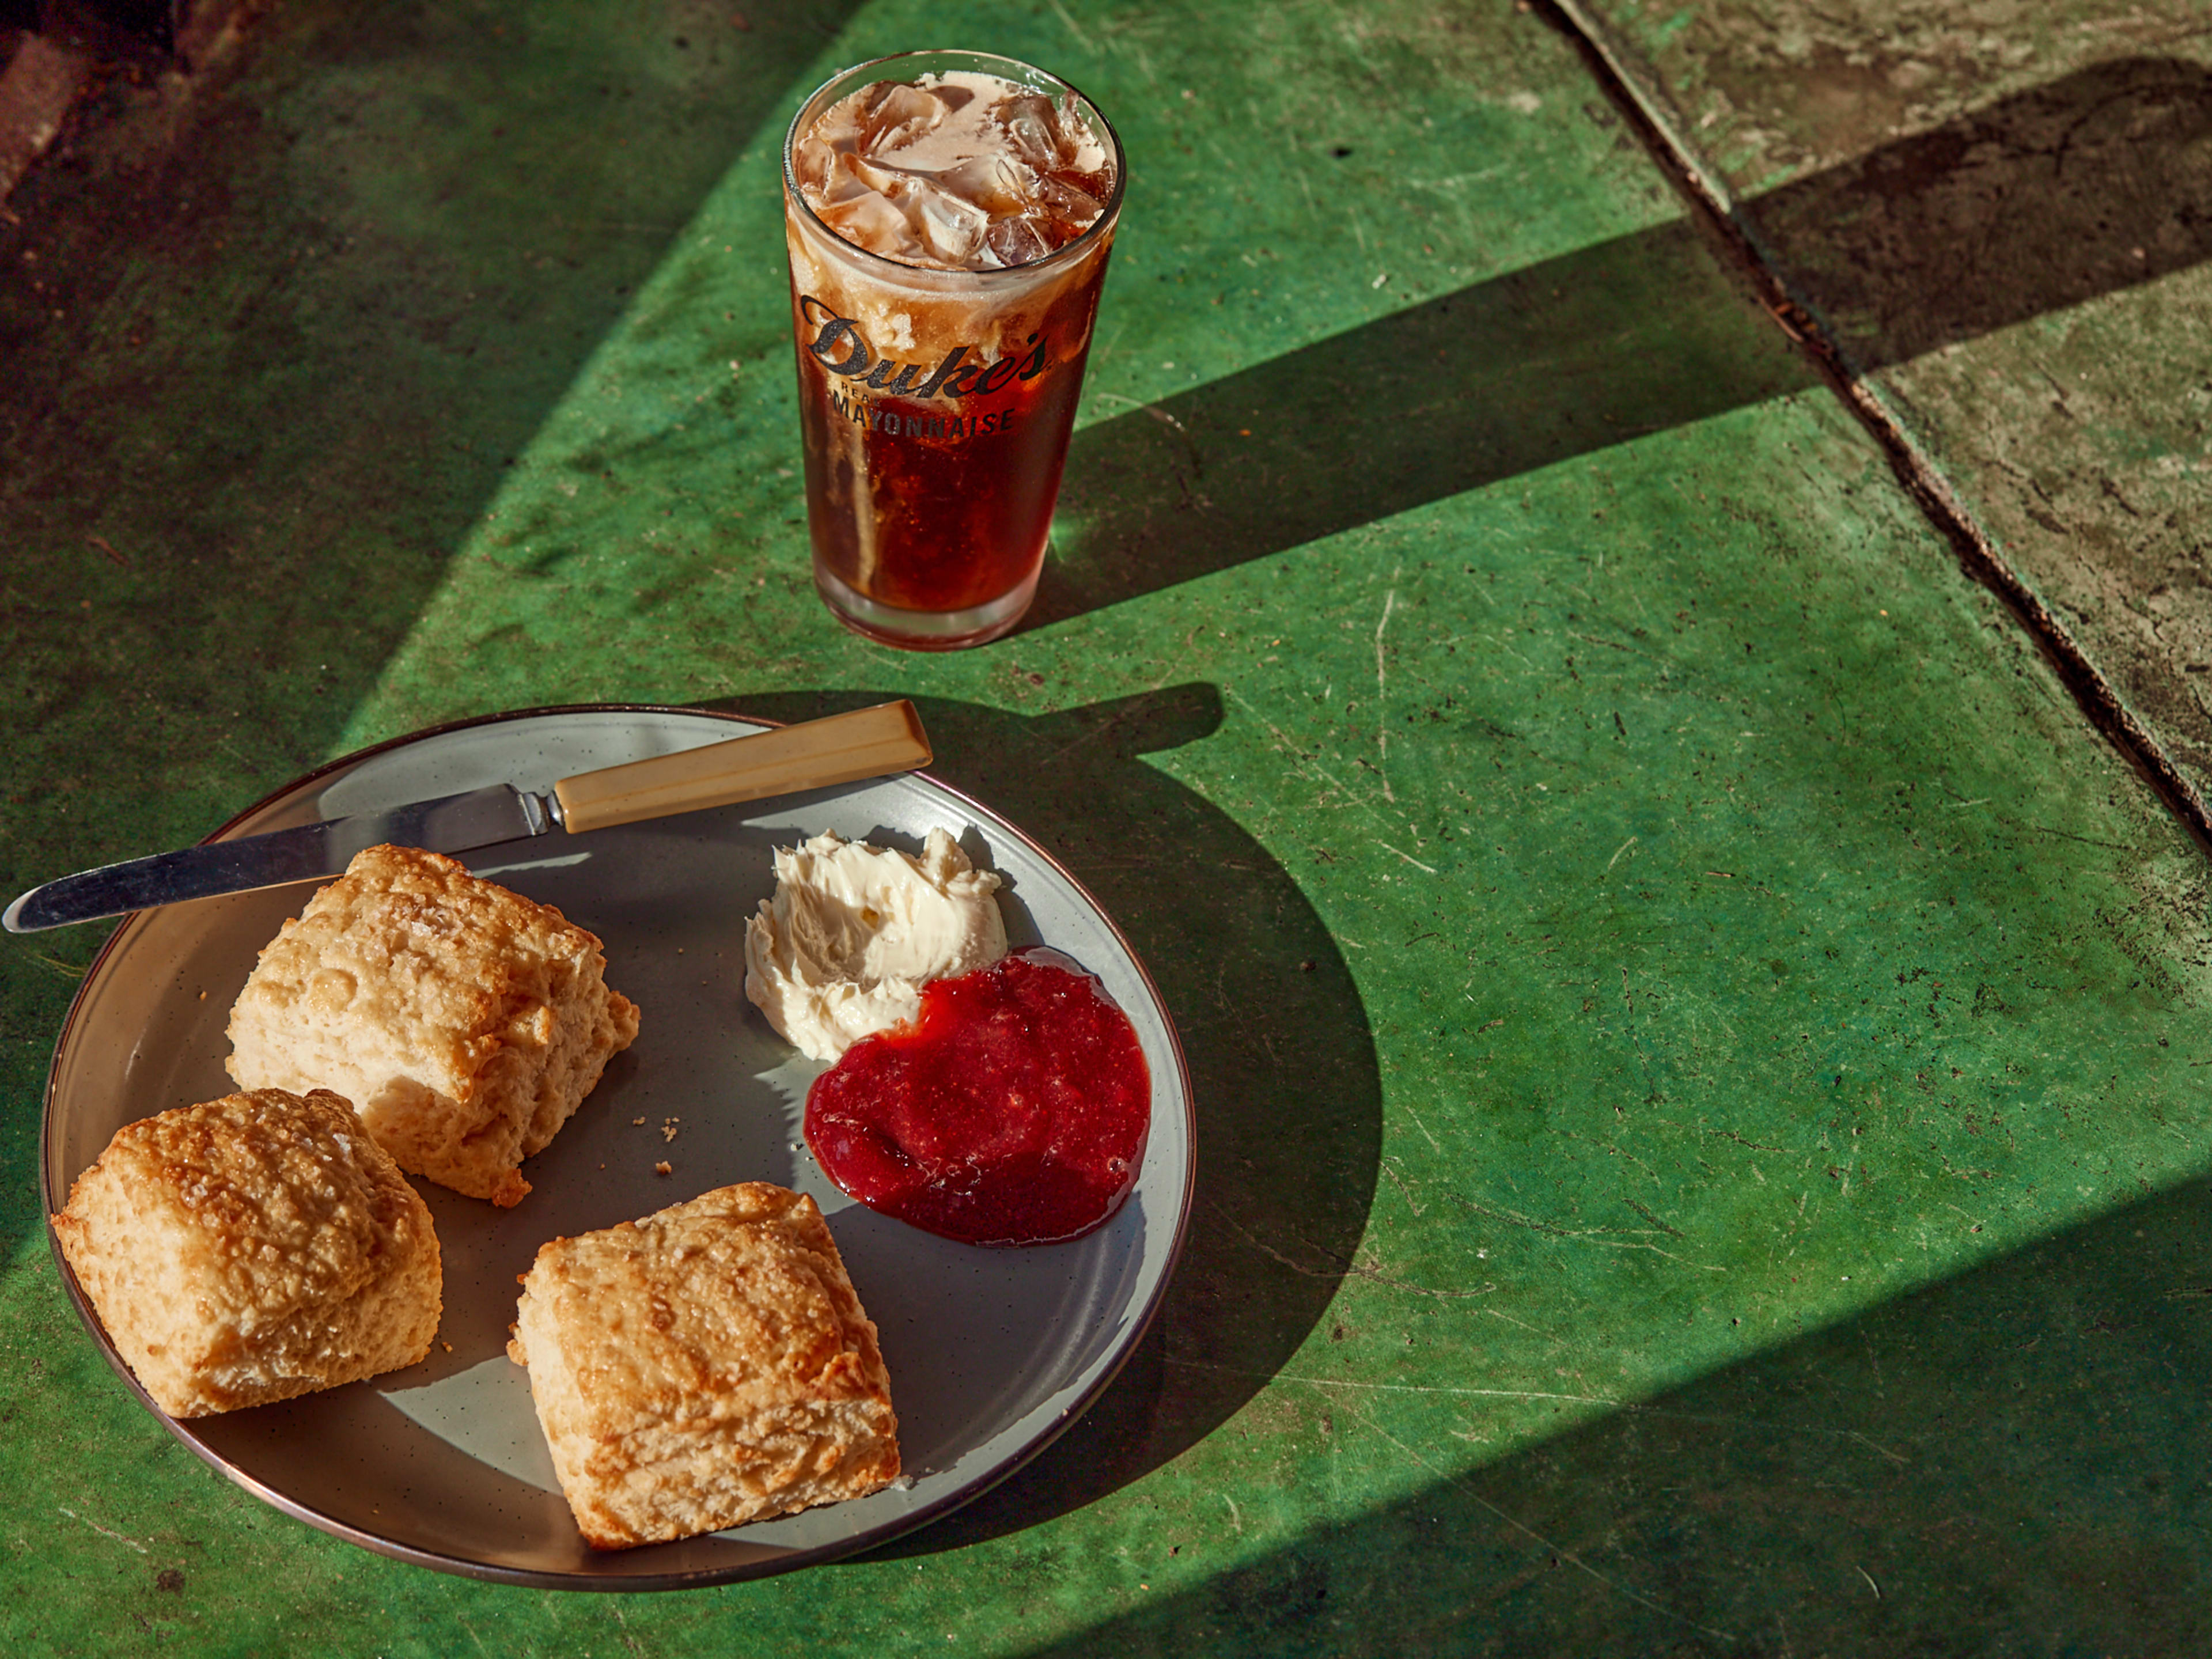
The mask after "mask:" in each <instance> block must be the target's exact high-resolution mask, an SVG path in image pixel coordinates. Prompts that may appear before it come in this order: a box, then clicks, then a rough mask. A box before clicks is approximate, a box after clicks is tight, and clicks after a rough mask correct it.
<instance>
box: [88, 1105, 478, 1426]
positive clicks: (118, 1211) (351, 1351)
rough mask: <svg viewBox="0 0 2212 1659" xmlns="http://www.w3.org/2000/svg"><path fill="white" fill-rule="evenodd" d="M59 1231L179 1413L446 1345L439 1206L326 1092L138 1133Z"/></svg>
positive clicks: (134, 1360) (344, 1375)
mask: <svg viewBox="0 0 2212 1659" xmlns="http://www.w3.org/2000/svg"><path fill="white" fill-rule="evenodd" d="M53 1226H54V1233H55V1236H56V1237H58V1239H59V1240H60V1241H61V1247H62V1255H63V1256H64V1258H65V1259H66V1260H67V1261H68V1262H69V1265H70V1272H71V1273H75V1274H76V1281H77V1283H78V1284H79V1285H81V1286H82V1287H83V1290H84V1293H85V1296H86V1297H87V1298H88V1300H89V1301H90V1302H91V1304H92V1305H93V1310H94V1312H96V1313H97V1314H98V1315H99V1316H100V1323H101V1325H103V1326H104V1327H106V1331H107V1335H108V1339H109V1340H110V1341H112V1342H113V1343H114V1345H115V1348H116V1351H117V1352H118V1353H120V1354H121V1355H122V1356H123V1358H124V1360H125V1363H126V1364H129V1365H130V1367H131V1374H132V1375H133V1376H136V1377H137V1379H138V1382H139V1384H140V1386H141V1387H143V1389H145V1390H146V1392H147V1393H148V1394H149V1395H153V1397H154V1403H155V1405H157V1406H159V1407H161V1409H162V1410H163V1411H165V1412H167V1413H169V1415H170V1416H172V1417H204V1416H206V1415H208V1414H209V1413H214V1412H227V1411H234V1410H236V1409H238V1408H239V1407H242V1406H260V1405H266V1404H267V1403H269V1402H270V1401H275V1400H289V1399H290V1398H292V1397H293V1396H294V1395H302V1394H311V1393H313V1392H314V1391H315V1390H316V1389H330V1388H335V1387H337V1385H338V1384H339V1383H353V1382H357V1381H359V1380H360V1379H361V1378H362V1377H365V1376H377V1375H379V1374H380V1373H381V1372H384V1371H389V1370H398V1368H399V1367H401V1366H403V1365H411V1364H415V1363H416V1361H417V1360H419V1359H421V1358H422V1357H423V1355H425V1354H426V1353H428V1352H429V1349H430V1339H431V1338H432V1337H433V1336H435V1334H437V1329H438V1317H439V1314H440V1311H441V1298H442V1291H443V1280H442V1279H441V1274H440V1266H439V1258H438V1235H437V1233H436V1231H435V1230H434V1229H433V1228H432V1226H431V1224H430V1211H429V1206H428V1205H426V1204H424V1203H423V1202H422V1194H419V1193H417V1192H416V1190H415V1189H414V1188H412V1187H410V1186H409V1185H408V1184H407V1178H406V1177H405V1176H403V1175H401V1174H400V1173H399V1169H398V1165H397V1164H394V1163H393V1162H392V1159H391V1158H390V1156H389V1155H387V1154H386V1152H384V1151H383V1149H382V1148H380V1146H377V1144H376V1143H375V1141H374V1140H372V1139H370V1138H369V1137H368V1134H367V1133H365V1132H364V1131H363V1130H362V1126H361V1122H360V1121H359V1120H358V1119H357V1118H356V1117H355V1115H354V1113H353V1109H352V1108H351V1107H350V1106H349V1105H348V1104H347V1103H345V1102H344V1101H343V1099H341V1098H340V1097H338V1096H337V1095H334V1094H331V1093H329V1092H328V1091H324V1090H317V1091H314V1092H313V1093H311V1094H309V1095H307V1096H306V1097H301V1096H299V1095H295V1094H289V1093H287V1092H285V1091H283V1090H281V1089H262V1090H257V1091H253V1092H252V1093H250V1094H238V1095H227V1096H225V1097H223V1098H222V1099H221V1100H212V1101H208V1102H205V1103H203V1104H200V1105H197V1106H180V1107H178V1108H177V1109H175V1110H173V1111H167V1112H163V1113H161V1115H158V1116H155V1117H149V1118H142V1119H141V1120H139V1121H137V1122H136V1123H126V1124H125V1125H124V1126H123V1127H122V1128H120V1129H118V1130H117V1131H116V1132H115V1137H114V1139H112V1140H110V1141H109V1142H108V1143H107V1149H106V1151H105V1152H101V1153H100V1157H99V1158H98V1159H97V1160H95V1161H94V1164H93V1165H92V1167H91V1168H90V1169H88V1170H86V1171H85V1172H84V1173H83V1174H82V1175H81V1176H78V1177H77V1178H76V1182H75V1183H74V1184H73V1185H72V1186H71V1187H70V1195H69V1202H68V1203H67V1204H66V1205H65V1206H64V1207H63V1210H62V1212H61V1213H60V1214H59V1215H58V1216H56V1217H54V1218H53Z"/></svg>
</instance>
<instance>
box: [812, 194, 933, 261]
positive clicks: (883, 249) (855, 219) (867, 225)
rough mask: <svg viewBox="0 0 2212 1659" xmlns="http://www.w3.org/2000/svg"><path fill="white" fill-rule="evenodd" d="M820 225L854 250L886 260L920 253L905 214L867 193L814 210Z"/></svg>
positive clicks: (919, 247) (876, 196) (876, 195)
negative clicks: (862, 249)
mask: <svg viewBox="0 0 2212 1659" xmlns="http://www.w3.org/2000/svg"><path fill="white" fill-rule="evenodd" d="M814 211H815V215H816V216H817V218H819V219H820V220H821V221H822V222H823V224H825V225H827V226H829V228H830V229H831V230H833V231H835V232H836V234H838V235H839V236H841V237H842V238H843V239H844V240H846V241H848V242H850V243H851V244H852V245H853V246H854V247H860V248H866V250H867V251H868V252H871V253H880V254H882V255H883V256H884V258H887V259H912V258H916V257H918V256H919V255H920V254H921V252H922V246H921V239H920V238H919V237H917V236H916V235H915V234H914V230H913V228H912V227H911V226H909V225H908V223H907V222H906V215H905V214H903V213H902V212H900V211H899V210H898V209H897V208H896V207H895V206H893V205H892V204H891V203H890V201H889V200H888V199H887V198H885V197H882V196H879V195H878V194H877V193H876V192H875V191H868V192H867V193H866V195H862V196H854V197H848V198H847V199H846V200H844V201H842V202H830V203H828V204H824V205H823V206H821V207H818V208H817V209H816V210H814Z"/></svg>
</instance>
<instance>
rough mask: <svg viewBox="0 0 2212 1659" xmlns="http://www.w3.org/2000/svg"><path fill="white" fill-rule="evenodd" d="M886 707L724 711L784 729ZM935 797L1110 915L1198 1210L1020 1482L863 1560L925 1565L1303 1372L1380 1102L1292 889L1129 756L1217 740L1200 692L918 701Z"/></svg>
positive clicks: (1346, 1006) (861, 699)
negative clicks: (1050, 859) (1057, 703)
mask: <svg viewBox="0 0 2212 1659" xmlns="http://www.w3.org/2000/svg"><path fill="white" fill-rule="evenodd" d="M881 697H882V694H881V693H880V692H855V693H846V692H828V693H812V692H810V693H803V694H801V693H771V694H765V695H740V696H733V697H731V698H729V699H727V700H726V702H718V703H716V704H715V705H713V706H714V707H718V708H723V707H726V708H729V709H730V710H732V711H733V712H737V713H743V714H760V715H764V716H767V717H769V718H771V719H775V720H799V719H804V718H807V717H809V716H811V715H816V714H829V713H834V712H836V710H837V709H840V708H856V707H860V706H861V705H863V704H866V703H870V702H879V701H881ZM915 703H916V705H917V707H919V708H920V709H921V716H922V721H923V724H924V726H926V728H927V731H928V732H929V734H930V738H931V740H932V741H933V744H935V746H936V750H937V753H938V755H939V763H938V764H936V765H934V766H933V768H932V769H931V770H932V772H933V774H934V775H936V776H938V777H939V778H942V779H943V780H944V781H946V782H948V783H951V784H952V785H954V786H955V787H958V788H960V789H963V790H965V791H967V792H969V793H971V794H973V795H974V796H975V798H976V799H979V800H981V801H984V802H987V804H989V805H991V806H992V807H994V809H996V810H998V811H1003V812H1004V813H1006V816H1007V817H1009V818H1011V819H1012V821H1013V822H1014V823H1017V824H1018V825H1020V826H1021V828H1022V829H1024V830H1026V831H1027V832H1029V833H1030V835H1031V836H1035V837H1036V839H1037V840H1038V841H1039V842H1042V844H1043V845H1044V846H1045V848H1047V849H1048V850H1049V851H1050V852H1051V853H1052V854H1053V855H1054V857H1056V858H1058V859H1059V860H1060V861H1061V863H1063V864H1064V865H1065V866H1066V867H1067V868H1068V870H1069V871H1070V872H1073V874H1074V876H1075V877H1076V878H1077V879H1078V880H1079V881H1080V882H1082V884H1084V885H1085V887H1086V888H1088V889H1089V890H1091V893H1092V894H1093V895H1094V896H1096V897H1097V900H1098V902H1100V903H1101V904H1102V905H1103V906H1104V907H1105V909H1106V911H1107V914H1108V915H1110V916H1112V917H1113V919H1114V921H1115V923H1116V925H1118V926H1119V927H1121V931H1122V932H1123V933H1124V934H1126V935H1127V938H1128V940H1129V942H1130V944H1131V945H1132V946H1133V948H1134V949H1135V951H1136V952H1137V955H1138V957H1139V960H1141V961H1142V962H1143V963H1144V964H1145V966H1146V969H1147V971H1148V972H1150V973H1151V975H1152V980H1153V982H1154V984H1155V985H1156V986H1157V987H1158V989H1159V992H1160V995H1161V998H1162V1000H1164V1002H1165V1004H1166V1005H1167V1008H1168V1011H1169V1012H1170V1016H1171V1017H1172V1018H1174V1020H1175V1023H1176V1030H1177V1032H1178V1034H1179V1035H1180V1036H1181V1038H1182V1045H1183V1051H1184V1055H1185V1059H1186V1061H1187V1063H1188V1066H1189V1069H1190V1080H1191V1091H1192V1098H1193V1101H1194V1110H1195V1114H1196V1116H1197V1121H1198V1140H1197V1160H1196V1161H1197V1170H1198V1190H1197V1198H1196V1201H1195V1203H1194V1206H1193V1210H1192V1215H1191V1221H1190V1229H1189V1231H1188V1234H1187V1235H1186V1236H1185V1240H1184V1246H1183V1255H1182V1262H1181V1264H1180V1266H1179V1267H1177V1268H1176V1274H1175V1278H1174V1280H1173V1282H1172V1284H1171V1285H1170V1290H1169V1292H1168V1297H1167V1301H1166V1303H1165V1304H1164V1306H1163V1308H1162V1310H1161V1312H1160V1315H1159V1317H1158V1321H1157V1322H1156V1323H1155V1324H1154V1326H1153V1328H1152V1332H1151V1334H1149V1335H1148V1336H1147V1337H1146V1340H1145V1341H1144V1342H1143V1344H1142V1345H1140V1347H1139V1351H1138V1352H1137V1354H1136V1355H1135V1356H1134V1357H1133V1358H1132V1359H1131V1361H1130V1363H1129V1364H1128V1365H1127V1368H1126V1369H1125V1370H1123V1372H1122V1373H1121V1376H1120V1377H1118V1378H1117V1379H1116V1380H1115V1383H1114V1384H1113V1386H1112V1387H1111V1388H1109V1389H1108V1390H1107V1391H1106V1393H1105V1394H1104V1395H1103V1396H1102V1397H1101V1398H1100V1400H1099V1401H1097V1404H1095V1405H1094V1406H1093V1407H1091V1410H1090V1412H1089V1413H1086V1414H1085V1417H1084V1418H1083V1419H1081V1420H1080V1421H1079V1422H1078V1423H1077V1424H1076V1425H1075V1426H1074V1427H1073V1429H1071V1430H1070V1431H1068V1432H1067V1433H1066V1435H1064V1436H1063V1437H1061V1438H1060V1440H1059V1441H1058V1442H1056V1443H1054V1445H1053V1446H1052V1447H1051V1448H1049V1449H1048V1450H1046V1451H1045V1452H1044V1453H1043V1454H1042V1455H1041V1456H1040V1457H1039V1458H1038V1459H1037V1460H1036V1462H1034V1463H1032V1464H1030V1466H1029V1468H1026V1469H1024V1471H1022V1472H1021V1473H1019V1474H1016V1475H1015V1476H1014V1477H1013V1478H1012V1479H1011V1480H1008V1481H1006V1483H1005V1484H1003V1485H1002V1486H999V1487H998V1488H997V1489H996V1490H995V1491H994V1492H990V1493H987V1494H986V1495H985V1496H984V1497H982V1498H979V1499H978V1500H977V1501H976V1502H975V1503H973V1504H969V1505H968V1506H967V1507H966V1508H965V1509H963V1510H960V1511H959V1512H958V1513H957V1514H956V1515H954V1516H951V1517H950V1518H949V1519H947V1520H945V1521H943V1522H938V1523H936V1524H934V1525H933V1526H931V1527H929V1528H927V1529H926V1530H924V1531H923V1532H921V1533H919V1534H915V1536H914V1537H912V1538H911V1539H908V1540H905V1541H901V1542H899V1543H897V1544H894V1545H892V1546H890V1547H888V1548H887V1549H885V1550H882V1551H878V1552H877V1553H876V1554H875V1555H874V1556H872V1557H871V1559H880V1558H881V1557H882V1556H884V1555H898V1554H926V1553H934V1552H937V1551H939V1550H945V1549H953V1548H958V1547H961V1546H963V1545H965V1544H969V1543H973V1542H975V1541H978V1540H980V1539H983V1538H988V1537H993V1536H995V1535H997V1534H1001V1533H1005V1532H1010V1531H1014V1530H1018V1529H1019V1528H1024V1527H1027V1526H1030V1525H1033V1524H1035V1523H1036V1522H1040V1521H1044V1520H1048V1519H1050V1518H1051V1517H1052V1516H1055V1515H1060V1514H1063V1513H1065V1512H1066V1511H1068V1510H1074V1509H1079V1508H1081V1507H1082V1506H1083V1505H1084V1504H1088V1503H1091V1501H1093V1500H1094V1499H1096V1498H1101V1497H1103V1496H1104V1495H1105V1494H1107V1493H1108V1492H1113V1491H1115V1489H1116V1488H1118V1487H1120V1486H1125V1485H1127V1483H1128V1482H1130V1481H1132V1480H1136V1479H1138V1478H1139V1476H1141V1475H1143V1474H1146V1473H1148V1472H1149V1471H1151V1470H1152V1469H1154V1468H1158V1467H1159V1466H1160V1465H1161V1464H1163V1463H1164V1462H1168V1461H1169V1460H1170V1459H1171V1458H1173V1457H1175V1456H1176V1455H1178V1454H1180V1453H1181V1452H1182V1451H1184V1450H1186V1449H1188V1448H1189V1447H1190V1446H1192V1445H1194V1444H1195V1443H1197V1442H1198V1441H1200V1439H1202V1438H1204V1437H1205V1436H1206V1434H1208V1433H1209V1432H1211V1431H1212V1430H1213V1429H1215V1428H1216V1427H1218V1425H1220V1424H1221V1423H1223V1422H1224V1421H1225V1420H1226V1419H1227V1418H1228V1417H1229V1416H1230V1415H1231V1413H1234V1412H1235V1411H1236V1410H1237V1407H1240V1406H1241V1405H1243V1402H1244V1401H1246V1400H1247V1399H1248V1398H1249V1397H1250V1395H1252V1393H1253V1392H1254V1391H1255V1389H1257V1388H1258V1387H1260V1386H1261V1383H1262V1382H1264V1380H1265V1379H1266V1378H1267V1376H1272V1375H1273V1373H1274V1372H1275V1370H1277V1369H1278V1368H1279V1367H1280V1366H1281V1364H1283V1362H1284V1361H1285V1360H1286V1359H1287V1358H1289V1357H1290V1356H1291V1353H1293V1352H1296V1350H1297V1347H1298V1346H1299V1344H1300V1343H1301V1342H1302V1341H1303V1340H1304V1338H1305V1336H1306V1334H1307V1333H1308V1332H1310V1330H1311V1329H1312V1328H1313V1326H1314V1324H1315V1322H1316V1321H1317V1320H1318V1319H1319V1318H1320V1317H1321V1316H1322V1310H1324V1309H1326V1308H1327V1307H1328V1304H1329V1300H1330V1298H1331V1297H1333V1296H1334V1293H1335V1291H1336V1285H1337V1282H1338V1280H1339V1279H1340V1278H1341V1277H1342V1276H1343V1273H1344V1271H1345V1269H1346V1267H1348V1266H1349V1265H1350V1264H1351V1262H1352V1253H1353V1251H1354V1249H1356V1248H1357V1247H1358V1242H1359V1239H1360V1237H1361V1236H1362V1233H1363V1232H1364V1229H1365V1226H1366V1221H1367V1212H1368V1208H1369V1206H1370V1203H1371V1202H1372V1200H1373V1197H1374V1192H1375V1183H1376V1179H1377V1176H1378V1174H1379V1158H1380V1153H1381V1146H1382V1084H1381V1079H1380V1074H1379V1073H1378V1071H1377V1067H1376V1056H1375V1047H1374V1041H1373V1038H1372V1036H1371V1035H1370V1031H1369V1030H1368V1024H1367V1016H1366V1012H1365V1010H1364V1007H1363V1006H1362V1005H1361V1002H1360V1000H1359V994H1358V989H1357V987H1355V986H1354V985H1353V983H1352V975H1351V974H1350V972H1349V970H1348V969H1346V966H1345V963H1344V961H1343V959H1342V957H1340V955H1339V954H1338V952H1337V950H1336V947H1335V945H1334V943H1333V942H1332V941H1331V940H1330V939H1329V936H1328V930H1327V929H1326V928H1325V927H1323V926H1322V921H1321V918H1320V917H1319V916H1318V915H1316V914H1315V912H1314V910H1313V908H1312V907H1311V906H1310V904H1309V903H1308V902H1306V899H1305V897H1304V895H1303V894H1302V893H1301V892H1300V891H1299V890H1298V887H1297V883H1295V882H1294V881H1293V880H1292V879H1291V877H1290V875H1289V873H1288V872H1286V871H1285V870H1284V869H1283V867H1282V866H1280V865H1279V864H1278V863H1277V862H1276V861H1275V860H1274V859H1273V857H1272V856H1271V855H1270V854H1268V853H1267V851H1266V850H1265V849H1264V848H1261V846H1260V845H1259V843H1258V842H1255V841H1254V840H1253V839H1252V838H1251V837H1250V836H1248V835H1247V834H1245V832H1244V831H1243V829H1240V828H1238V827H1237V824H1236V823H1234V822H1233V821H1231V819H1230V818H1229V817H1226V816H1225V815H1224V814H1223V813H1222V812H1220V811H1218V809H1216V808H1215V807H1213V806H1212V805H1210V804H1209V803H1208V802H1206V800H1205V799H1202V798H1200V796H1198V795H1197V794H1195V793H1193V792H1191V791H1190V790H1188V789H1186V788H1184V787H1182V785H1181V784H1179V783H1177V782H1176V781H1175V780H1174V779H1172V778H1170V777H1169V776H1168V775H1166V774H1164V772H1161V771H1159V770H1158V769H1155V768H1153V767H1151V766H1148V765H1146V763H1144V760H1143V758H1142V757H1144V756H1145V755H1146V754H1149V753H1156V752H1158V751H1160V750H1168V749H1173V748H1176V747H1179V746H1180V745H1182V744H1187V743H1192V742H1195V741H1197V740H1198V739H1199V738H1203V737H1205V736H1206V735H1207V734H1208V733H1210V732H1212V731H1213V730H1214V728H1215V727H1216V726H1218V725H1219V723H1220V720H1221V703H1220V696H1219V693H1218V691H1217V690H1215V689H1214V688H1213V687H1212V686H1210V685H1203V684H1190V685H1177V686H1169V687H1166V688H1164V690H1159V691H1157V692H1152V693H1148V694H1146V695H1144V696H1134V697H1127V698H1122V699H1119V700H1116V701H1115V702H1103V703H1097V704H1092V705H1090V706H1087V707H1085V708H1075V709H1070V710H1066V711H1065V712H1063V713H1060V714H1043V715H1036V716H1029V715H1024V714H1010V713H1006V712H1004V711H1002V710H999V709H993V708H982V707H980V706H978V705H975V704H973V703H965V702H949V701H945V700H942V699H933V698H926V697H917V698H915Z"/></svg>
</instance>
